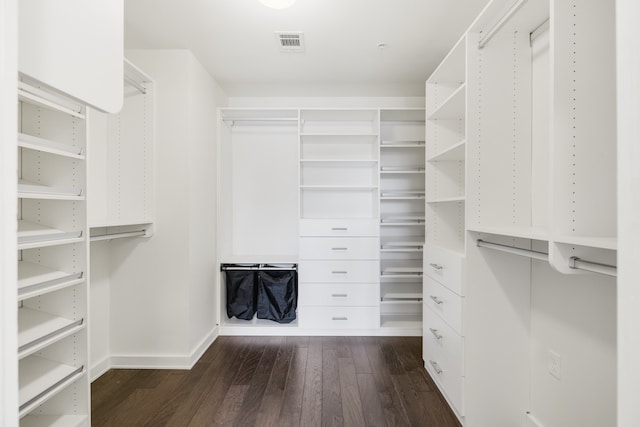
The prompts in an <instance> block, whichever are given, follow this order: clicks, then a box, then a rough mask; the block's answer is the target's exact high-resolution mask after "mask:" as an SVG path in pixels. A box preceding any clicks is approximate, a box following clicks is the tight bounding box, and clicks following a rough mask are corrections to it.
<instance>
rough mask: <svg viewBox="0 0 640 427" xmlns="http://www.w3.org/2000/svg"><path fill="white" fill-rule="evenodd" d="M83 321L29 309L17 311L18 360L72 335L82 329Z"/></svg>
mask: <svg viewBox="0 0 640 427" xmlns="http://www.w3.org/2000/svg"><path fill="white" fill-rule="evenodd" d="M83 323H84V322H83V319H79V320H70V319H65V318H64V317H60V316H55V315H53V314H49V313H44V312H42V311H38V310H33V309H31V308H21V309H19V310H18V358H19V359H22V358H23V357H26V356H28V355H30V354H33V353H34V352H36V351H38V350H40V349H42V348H44V347H46V346H48V345H50V344H53V343H54V342H56V341H59V340H61V339H62V338H64V337H67V336H69V335H72V334H74V333H75V332H77V331H79V330H81V329H83V328H84V325H83Z"/></svg>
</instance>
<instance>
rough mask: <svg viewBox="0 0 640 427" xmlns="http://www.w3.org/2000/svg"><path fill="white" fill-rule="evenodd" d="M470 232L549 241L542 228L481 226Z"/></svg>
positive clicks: (472, 227) (470, 229)
mask: <svg viewBox="0 0 640 427" xmlns="http://www.w3.org/2000/svg"><path fill="white" fill-rule="evenodd" d="M468 230H469V231H473V232H476V233H486V234H496V235H499V236H508V237H518V238H522V239H533V240H542V241H547V240H549V233H548V232H547V231H546V230H544V229H542V228H532V227H516V226H504V227H496V226H479V225H473V226H469V227H468Z"/></svg>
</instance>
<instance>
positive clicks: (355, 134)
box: [300, 132, 378, 138]
mask: <svg viewBox="0 0 640 427" xmlns="http://www.w3.org/2000/svg"><path fill="white" fill-rule="evenodd" d="M300 136H301V137H305V136H330V137H336V138H341V137H350V136H365V137H377V136H378V134H377V133H369V132H362V133H360V132H344V133H341V132H327V133H323V132H302V133H300Z"/></svg>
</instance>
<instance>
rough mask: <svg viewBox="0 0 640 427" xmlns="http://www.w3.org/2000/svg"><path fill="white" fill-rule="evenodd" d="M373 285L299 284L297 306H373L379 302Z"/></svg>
mask: <svg viewBox="0 0 640 427" xmlns="http://www.w3.org/2000/svg"><path fill="white" fill-rule="evenodd" d="M379 289H380V287H379V286H378V285H377V284H375V283H301V284H300V285H299V287H298V305H299V306H375V305H378V302H379V301H380V297H379V294H380V292H379Z"/></svg>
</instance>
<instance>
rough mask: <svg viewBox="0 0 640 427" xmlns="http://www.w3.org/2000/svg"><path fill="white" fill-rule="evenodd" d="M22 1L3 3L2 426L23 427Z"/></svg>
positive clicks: (0, 88) (0, 13) (0, 70)
mask: <svg viewBox="0 0 640 427" xmlns="http://www.w3.org/2000/svg"><path fill="white" fill-rule="evenodd" d="M17 3H18V2H17V1H16V0H0V94H1V95H0V425H2V426H6V427H10V426H15V425H17V424H18V410H17V408H18V396H17V393H16V390H17V388H18V357H17V354H16V348H17V347H18V339H17V331H18V320H17V308H16V307H17V306H16V301H17V292H18V290H17V287H16V275H17V273H16V266H17V260H16V238H15V235H16V234H15V233H16V212H17V207H16V188H17V187H16V186H17V182H16V180H17V178H16V172H15V171H16V169H17V163H16V161H17V155H16V152H17V148H16V133H17V127H16V124H17V117H18V115H17V103H16V98H17V93H16V73H17V71H16V70H17V20H18V15H17V14H18V11H17V7H18V4H17Z"/></svg>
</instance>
